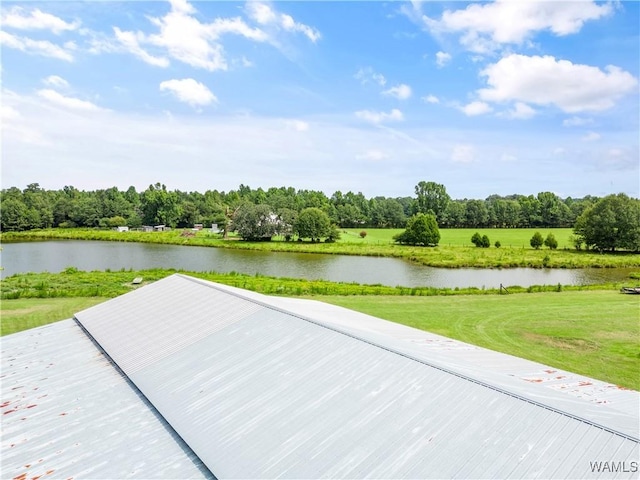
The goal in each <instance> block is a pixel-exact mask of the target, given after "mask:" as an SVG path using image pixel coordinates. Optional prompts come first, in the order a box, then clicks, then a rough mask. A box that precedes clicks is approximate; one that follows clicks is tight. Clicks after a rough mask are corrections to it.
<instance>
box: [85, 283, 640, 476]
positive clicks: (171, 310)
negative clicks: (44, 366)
mask: <svg viewBox="0 0 640 480" xmlns="http://www.w3.org/2000/svg"><path fill="white" fill-rule="evenodd" d="M283 305H285V306H286V302H282V301H279V300H275V299H269V298H267V297H262V296H259V295H257V294H249V293H239V291H238V290H237V289H231V288H226V287H220V286H217V285H215V284H212V283H210V282H205V281H201V280H197V279H192V278H189V277H186V276H182V275H174V276H171V277H168V278H166V279H164V280H161V281H159V282H156V283H154V284H151V285H149V286H146V287H144V288H141V289H139V290H136V291H134V292H131V293H129V294H126V295H123V296H121V297H118V298H116V299H114V300H111V301H109V302H106V303H104V304H101V305H97V306H95V307H92V308H90V309H87V310H85V311H83V312H80V313H79V314H77V315H76V318H77V319H78V321H79V322H80V323H81V324H82V325H83V326H84V327H85V328H86V329H87V331H88V332H89V333H90V334H91V335H92V337H93V338H94V339H95V340H96V342H97V343H98V344H100V346H101V347H102V348H103V349H104V350H105V351H106V352H107V353H108V354H109V356H110V357H111V358H112V359H113V361H114V362H115V363H116V364H118V365H119V366H120V368H122V370H123V371H124V372H125V373H126V374H127V375H128V377H129V379H130V380H131V381H132V382H133V383H134V384H135V385H136V386H137V387H138V388H139V389H140V390H141V391H142V392H143V393H144V395H145V396H146V397H147V398H148V399H149V401H150V402H151V403H152V404H153V405H154V406H155V408H157V410H158V411H159V412H160V413H161V414H162V416H163V417H164V418H165V419H166V421H167V422H168V423H169V424H170V425H171V426H172V427H173V428H174V429H175V430H176V431H177V432H178V433H179V434H180V436H181V437H182V438H183V439H184V440H185V442H186V443H187V444H188V445H189V446H190V447H191V448H192V449H193V451H194V452H195V453H196V454H197V455H198V456H199V457H200V459H201V460H202V461H203V462H204V463H205V464H206V465H207V467H208V468H209V469H210V470H211V471H212V472H213V473H214V474H215V475H216V476H217V477H219V478H240V477H244V478H247V477H251V478H273V477H285V478H320V477H324V478H326V477H332V478H337V477H349V478H369V477H376V478H390V477H393V478H398V477H411V478H416V477H420V478H442V477H451V478H472V477H473V478H479V477H498V478H500V477H509V478H532V477H538V478H572V477H581V478H589V477H594V478H597V477H598V476H599V474H597V473H592V472H591V464H590V462H598V461H600V462H603V461H606V462H619V463H616V465H618V467H620V466H622V469H623V470H626V471H620V472H618V476H621V477H630V478H635V477H636V476H637V465H638V464H637V461H638V458H639V454H640V452H639V440H638V422H637V421H638V416H637V414H636V415H635V416H634V415H633V414H632V413H629V412H628V410H629V409H628V405H631V404H633V402H634V401H635V400H637V398H638V393H637V392H631V393H629V392H625V393H629V394H628V395H627V397H625V398H627V399H630V400H628V402H627V403H628V404H627V406H625V407H624V408H621V409H615V408H610V406H609V405H602V404H594V403H592V402H588V401H585V400H584V399H581V398H578V397H571V396H569V395H566V394H564V393H562V392H561V391H560V390H554V389H550V388H546V387H541V386H538V385H536V384H533V383H531V382H527V381H526V379H522V378H509V377H510V376H509V375H505V373H504V372H500V371H486V369H484V368H482V365H481V363H482V362H480V365H478V364H472V363H470V362H465V361H459V360H457V359H456V358H455V355H452V354H451V353H446V352H442V351H440V352H439V353H438V352H434V351H431V352H429V351H428V349H425V348H424V347H423V346H422V345H420V344H419V343H417V342H412V341H411V340H410V341H407V340H406V339H403V338H402V337H403V335H408V336H409V337H412V335H409V334H408V333H407V331H406V330H398V329H396V327H389V329H390V330H391V331H392V332H393V333H392V334H391V335H389V334H385V333H384V330H385V327H384V324H382V323H377V324H376V322H371V324H370V325H368V324H367V322H364V323H363V324H359V322H360V321H364V320H363V318H364V317H359V320H358V321H353V322H350V321H344V320H340V319H337V318H336V319H334V320H333V321H331V320H330V319H329V320H327V319H326V318H324V319H323V318H322V317H323V315H318V317H319V318H315V317H314V310H313V306H312V304H307V307H306V310H305V308H301V307H300V304H299V305H298V307H297V312H296V313H292V312H291V309H289V310H288V311H287V309H283V308H282V307H283ZM294 310H295V309H294ZM301 310H302V312H301ZM330 311H333V312H338V310H331V309H330ZM404 328H407V327H404ZM410 330H413V329H410ZM422 338H424V337H422ZM462 345H464V344H462ZM495 355H500V354H495ZM479 356H480V357H482V358H484V360H483V361H485V362H492V361H495V360H496V359H495V358H493V359H491V358H490V355H485V356H484V357H483V356H482V355H479ZM503 358H505V359H508V358H509V357H508V356H504V357H503ZM511 358H512V357H511ZM619 395H622V394H619ZM621 403H622V404H623V405H625V403H624V402H621ZM632 462H636V463H635V465H636V472H634V471H632V470H633V468H632V467H633V463H632Z"/></svg>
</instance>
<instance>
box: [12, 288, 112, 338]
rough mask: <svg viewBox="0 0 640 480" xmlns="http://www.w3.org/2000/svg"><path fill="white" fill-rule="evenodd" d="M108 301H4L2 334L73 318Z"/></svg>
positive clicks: (25, 299)
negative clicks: (86, 309)
mask: <svg viewBox="0 0 640 480" xmlns="http://www.w3.org/2000/svg"><path fill="white" fill-rule="evenodd" d="M105 300H107V299H106V298H102V297H89V298H87V297H79V298H20V299H17V300H3V301H2V303H1V304H0V317H1V318H2V326H1V328H0V334H2V335H9V334H10V333H15V332H20V331H22V330H27V329H29V328H33V327H39V326H41V325H46V324H47V323H52V322H56V321H58V320H64V319H66V318H71V317H72V316H73V314H74V313H76V312H79V311H81V310H84V309H85V308H89V307H91V306H93V305H96V304H98V303H101V302H104V301H105Z"/></svg>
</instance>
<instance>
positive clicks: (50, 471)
mask: <svg viewBox="0 0 640 480" xmlns="http://www.w3.org/2000/svg"><path fill="white" fill-rule="evenodd" d="M54 471H55V470H47V473H45V475H51V474H52V473H53V472H54Z"/></svg>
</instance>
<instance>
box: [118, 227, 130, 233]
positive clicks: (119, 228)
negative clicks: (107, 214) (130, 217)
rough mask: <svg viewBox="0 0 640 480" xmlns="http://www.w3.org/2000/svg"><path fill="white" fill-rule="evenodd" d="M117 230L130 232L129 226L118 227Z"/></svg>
mask: <svg viewBox="0 0 640 480" xmlns="http://www.w3.org/2000/svg"><path fill="white" fill-rule="evenodd" d="M116 230H118V231H119V232H128V231H129V227H127V226H122V227H116Z"/></svg>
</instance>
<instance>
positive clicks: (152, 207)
mask: <svg viewBox="0 0 640 480" xmlns="http://www.w3.org/2000/svg"><path fill="white" fill-rule="evenodd" d="M140 206H141V209H142V214H143V221H144V222H145V223H146V224H147V225H158V224H161V225H168V226H170V227H175V226H176V224H177V223H178V220H179V219H180V213H181V212H180V199H179V197H178V194H177V193H176V192H168V191H167V187H166V186H164V185H161V184H160V183H156V184H155V185H149V188H147V189H146V190H145V191H144V192H143V193H142V200H141V205H140Z"/></svg>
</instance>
